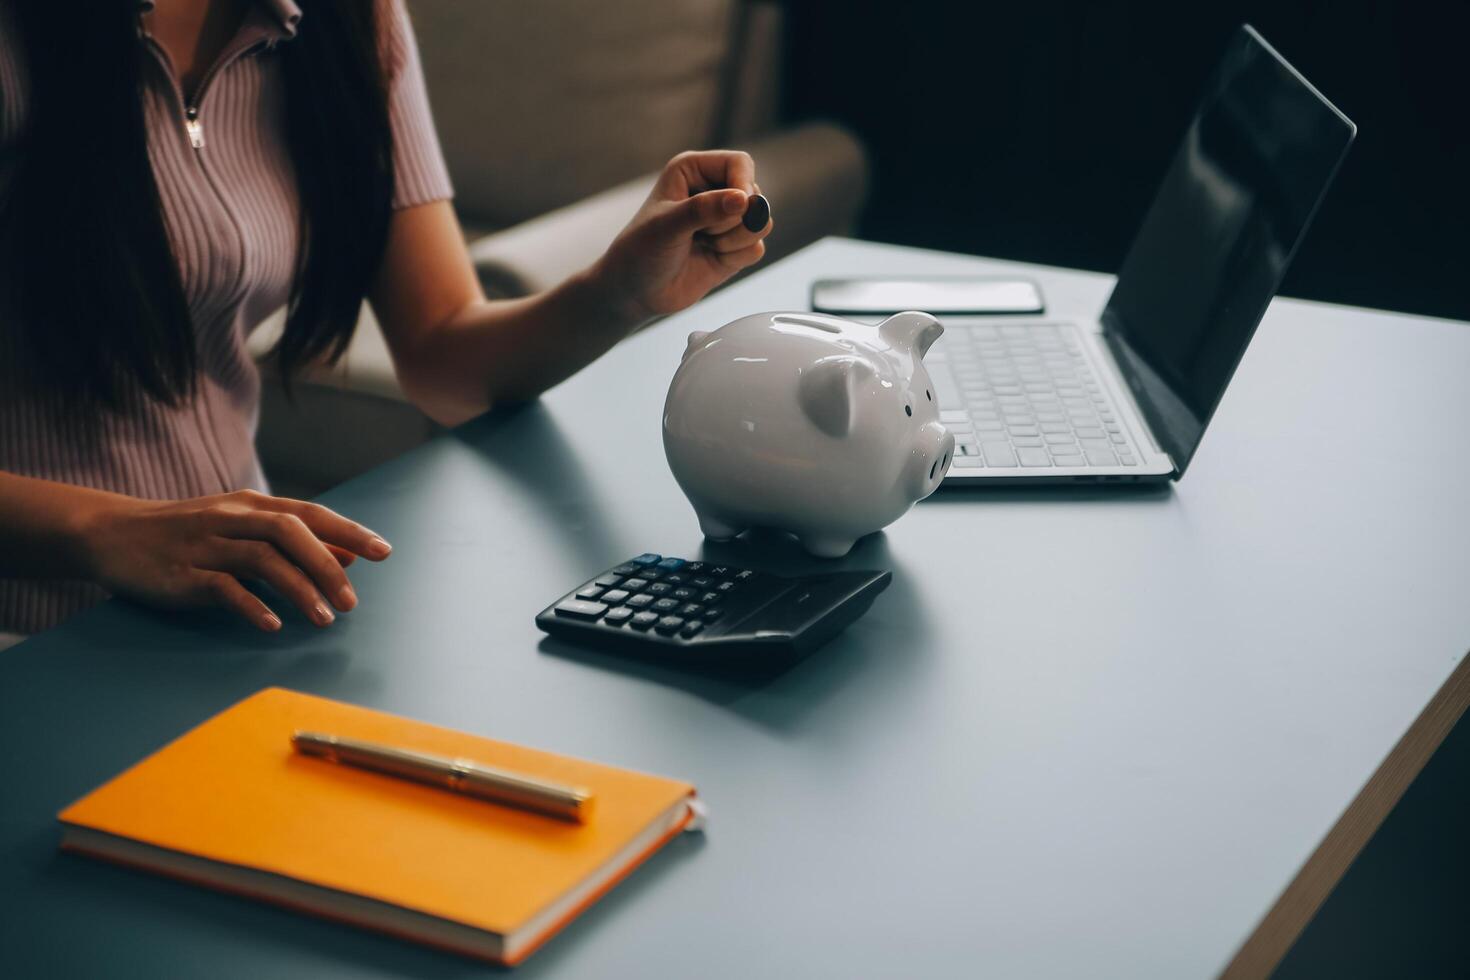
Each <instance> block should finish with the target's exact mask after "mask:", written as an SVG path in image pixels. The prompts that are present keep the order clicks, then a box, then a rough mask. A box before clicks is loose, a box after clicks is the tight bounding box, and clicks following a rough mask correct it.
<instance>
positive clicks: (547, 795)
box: [291, 731, 593, 823]
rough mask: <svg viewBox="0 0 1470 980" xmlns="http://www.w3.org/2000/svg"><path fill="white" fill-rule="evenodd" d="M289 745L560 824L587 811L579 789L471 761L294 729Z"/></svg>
mask: <svg viewBox="0 0 1470 980" xmlns="http://www.w3.org/2000/svg"><path fill="white" fill-rule="evenodd" d="M291 744H292V745H293V746H295V748H296V751H297V752H300V753H301V754H302V755H310V756H316V757H317V758H319V759H326V760H327V761H328V762H337V763H341V764H342V765H346V766H356V767H357V768H359V769H371V770H372V771H373V772H380V773H383V774H385V775H388V776H397V777H399V778H400V779H411V780H413V781H414V782H416V783H427V784H428V785H430V786H438V787H440V788H442V789H447V790H450V791H451V792H454V793H463V794H465V795H466V796H474V797H478V798H479V799H482V800H488V801H490V802H491V803H503V804H505V805H507V806H515V807H520V808H521V809H524V810H534V811H535V812H537V813H541V814H545V815H547V816H551V817H559V818H561V819H562V820H571V821H574V822H576V823H586V822H587V819H588V817H589V815H590V814H591V812H592V799H593V797H592V793H591V791H590V790H587V789H585V788H584V787H581V786H564V785H562V784H560V783H554V782H551V781H550V780H546V779H540V778H538V777H536V776H528V775H526V774H525V773H518V772H511V771H509V770H507V769H496V768H494V767H492V766H486V765H481V764H480V763H478V762H475V761H473V760H471V759H451V758H449V757H448V756H443V755H433V754H431V753H428V752H415V751H413V750H412V749H400V748H395V747H393V746H391V745H380V744H378V743H376V742H365V741H362V740H361V739H356V738H346V737H344V736H341V735H323V734H321V733H320V732H303V731H297V732H296V733H295V734H293V735H292V736H291Z"/></svg>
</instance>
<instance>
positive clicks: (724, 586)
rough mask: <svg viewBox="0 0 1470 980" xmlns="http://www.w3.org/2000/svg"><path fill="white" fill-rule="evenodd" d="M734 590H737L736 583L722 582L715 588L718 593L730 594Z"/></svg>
mask: <svg viewBox="0 0 1470 980" xmlns="http://www.w3.org/2000/svg"><path fill="white" fill-rule="evenodd" d="M734 588H735V583H734V582H721V583H720V584H719V585H717V586H715V591H716V592H729V591H731V590H733V589H734Z"/></svg>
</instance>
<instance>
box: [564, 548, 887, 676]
mask: <svg viewBox="0 0 1470 980" xmlns="http://www.w3.org/2000/svg"><path fill="white" fill-rule="evenodd" d="M892 580H893V574H892V573H891V572H877V571H868V572H829V573H825V574H819V575H798V576H786V575H772V574H769V573H767V572H757V571H752V570H751V569H749V568H736V567H735V566H733V565H717V564H714V563H713V562H704V561H685V560H684V559H683V558H665V557H664V556H662V555H655V554H643V555H639V556H638V557H637V558H630V559H629V560H628V561H625V562H623V563H622V564H621V565H617V566H615V567H613V568H609V569H608V570H607V571H606V572H603V573H602V574H601V575H599V576H597V577H596V578H594V579H592V580H591V581H589V582H587V583H586V584H585V585H582V586H581V587H579V588H577V589H576V590H574V591H572V592H569V593H567V594H566V595H565V596H563V597H562V598H560V599H558V600H557V601H556V602H554V603H552V604H551V605H550V606H547V607H546V608H545V609H543V610H542V611H541V613H540V615H538V616H537V617H536V625H537V626H539V627H541V629H543V630H545V631H546V632H548V633H550V634H552V635H553V636H560V637H564V638H566V639H570V640H577V641H579V642H583V643H587V644H590V645H593V646H600V647H606V648H610V649H617V650H620V651H623V652H627V653H635V654H641V655H644V656H650V657H662V658H669V659H674V660H683V661H686V662H690V661H694V662H711V663H716V662H718V663H730V664H738V663H741V662H748V663H758V662H762V661H768V660H780V659H792V658H795V657H798V656H801V655H803V654H806V653H810V652H811V651H812V650H815V649H816V648H817V647H819V646H821V645H822V644H823V643H825V642H827V641H828V640H830V639H831V638H832V637H834V636H836V635H837V634H838V633H839V632H841V630H842V628H843V627H845V626H846V625H847V624H848V623H850V622H852V621H853V620H854V619H857V618H858V617H859V616H861V615H862V614H863V613H864V612H865V611H866V610H867V608H868V606H870V605H872V603H873V599H874V598H876V597H877V595H878V593H879V592H882V591H883V590H884V589H885V588H887V587H888V583H889V582H890V581H892Z"/></svg>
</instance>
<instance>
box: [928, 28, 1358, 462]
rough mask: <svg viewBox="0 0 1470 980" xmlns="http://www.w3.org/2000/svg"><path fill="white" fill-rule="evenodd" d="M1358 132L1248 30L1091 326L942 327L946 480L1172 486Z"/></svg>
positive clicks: (934, 367) (932, 355)
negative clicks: (950, 444)
mask: <svg viewBox="0 0 1470 980" xmlns="http://www.w3.org/2000/svg"><path fill="white" fill-rule="evenodd" d="M1356 131H1357V129H1356V127H1355V126H1354V125H1353V123H1352V122H1351V121H1350V120H1349V119H1348V118H1347V117H1346V116H1344V115H1343V114H1342V113H1341V112H1339V111H1338V110H1337V109H1336V108H1335V107H1334V106H1333V105H1332V103H1330V102H1328V101H1327V99H1325V98H1324V97H1323V96H1322V94H1321V93H1320V92H1318V91H1317V90H1316V89H1315V88H1313V87H1312V85H1311V83H1309V82H1308V81H1307V80H1306V79H1305V78H1303V77H1302V76H1301V74H1299V73H1298V72H1297V71H1296V70H1295V69H1293V68H1292V67H1291V65H1289V64H1287V63H1286V61H1285V60H1284V59H1283V58H1282V57H1281V56H1280V55H1279V54H1277V53H1276V51H1275V50H1274V49H1272V48H1271V46H1270V45H1269V44H1267V43H1266V42H1265V40H1264V39H1263V38H1262V37H1261V36H1260V35H1259V34H1257V33H1256V32H1255V30H1254V29H1252V28H1251V27H1249V26H1245V27H1242V28H1241V30H1240V31H1239V32H1238V33H1237V34H1236V35H1235V36H1234V37H1233V38H1232V39H1231V42H1230V45H1229V48H1228V49H1227V51H1226V53H1225V56H1224V58H1223V60H1222V61H1221V63H1220V66H1219V67H1218V68H1217V70H1216V71H1215V74H1214V76H1213V77H1212V78H1211V79H1210V82H1209V84H1208V87H1207V89H1206V91H1205V95H1204V98H1203V99H1202V100H1201V101H1200V104H1199V107H1198V109H1197V110H1196V112H1195V116H1194V119H1193V121H1191V122H1190V124H1189V128H1188V129H1187V130H1186V132H1185V134H1184V140H1183V142H1182V143H1181V144H1180V146H1179V149H1178V150H1177V151H1176V153H1175V154H1174V159H1173V161H1172V162H1171V164H1170V165H1169V170H1168V172H1167V173H1166V174H1165V175H1164V179H1163V182H1162V183H1161V184H1160V186H1159V189H1158V192H1157V193H1156V195H1155V197H1154V201H1153V204H1152V205H1151V206H1150V208H1149V210H1148V213H1147V215H1146V216H1145V217H1144V219H1143V226H1142V227H1141V228H1140V229H1139V232H1138V235H1137V237H1136V238H1134V240H1133V244H1132V247H1131V248H1130V249H1129V251H1128V255H1127V257H1126V258H1125V259H1124V261H1123V267H1122V270H1121V271H1120V272H1119V274H1118V282H1117V286H1116V287H1115V288H1114V289H1113V294H1112V296H1111V298H1110V299H1109V300H1108V303H1107V307H1106V308H1105V309H1104V310H1103V312H1102V316H1101V317H1100V318H1099V319H1098V320H1097V321H1096V322H1085V323H1042V322H1037V321H1036V320H1034V319H1033V320H1029V321H1023V320H999V319H996V318H994V317H986V318H963V317H942V319H943V321H944V327H945V333H944V336H943V337H941V338H940V339H939V341H938V342H937V343H936V344H935V345H934V347H933V348H931V350H930V351H929V354H928V355H927V356H926V357H925V363H926V365H927V366H928V368H929V372H930V375H931V377H932V378H933V381H934V385H935V395H936V396H937V398H938V400H939V407H940V417H941V419H942V420H943V421H944V423H945V424H946V425H947V426H948V427H949V429H950V431H951V432H953V433H954V434H955V458H954V463H953V465H952V466H951V467H950V470H949V475H948V476H947V477H945V480H944V482H945V483H946V484H951V485H952V484H971V483H976V482H979V481H1000V480H1004V481H1009V482H1012V483H1014V482H1028V483H1029V482H1042V481H1047V482H1051V481H1066V482H1077V481H1100V482H1110V483H1113V482H1143V481H1157V480H1169V479H1178V478H1179V477H1181V476H1183V475H1184V470H1185V467H1187V466H1188V465H1189V460H1190V458H1191V457H1192V456H1193V455H1194V451H1195V448H1196V447H1197V446H1198V445H1199V441H1200V437H1201V436H1202V435H1203V434H1204V430H1205V426H1206V425H1207V424H1208V423H1209V421H1210V417H1211V415H1213V414H1214V411H1215V407H1216V406H1217V405H1218V404H1219V402H1220V398H1221V396H1222V395H1223V394H1224V393H1225V386H1226V385H1227V384H1229V382H1230V377H1231V375H1232V374H1234V372H1235V368H1236V365H1237V364H1239V362H1240V358H1241V356H1242V355H1243V354H1244V353H1245V348H1246V345H1247V344H1248V343H1249V342H1250V338H1251V335H1252V334H1253V333H1254V332H1255V329H1256V325H1257V324H1259V323H1260V321H1261V317H1262V315H1264V313H1265V312H1266V306H1267V305H1268V304H1269V303H1270V301H1271V297H1272V296H1273V295H1275V292H1276V289H1277V287H1278V286H1279V285H1280V283H1281V278H1282V276H1283V275H1284V274H1285V272H1286V268H1287V265H1288V264H1289V263H1290V262H1291V258H1292V254H1293V253H1294V252H1295V250H1296V247H1297V244H1298V242H1300V241H1301V238H1302V235H1303V234H1304V232H1305V231H1306V229H1307V225H1308V224H1309V223H1310V221H1311V218H1312V215H1313V213H1314V212H1315V211H1316V209H1317V205H1318V203H1319V202H1320V201H1321V199H1322V197H1323V195H1324V194H1325V193H1326V190H1327V187H1328V185H1329V184H1330V183H1331V182H1332V178H1333V175H1334V174H1335V173H1336V171H1337V168H1338V165H1339V164H1340V163H1341V162H1342V159H1343V157H1344V155H1345V154H1346V153H1347V148H1348V145H1349V144H1350V143H1351V142H1352V140H1353V136H1354V135H1355V133H1356Z"/></svg>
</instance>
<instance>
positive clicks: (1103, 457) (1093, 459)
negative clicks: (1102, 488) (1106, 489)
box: [1087, 449, 1118, 466]
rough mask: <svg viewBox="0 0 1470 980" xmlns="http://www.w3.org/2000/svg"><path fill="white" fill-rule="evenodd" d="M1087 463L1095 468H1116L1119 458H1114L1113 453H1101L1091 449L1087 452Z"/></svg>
mask: <svg viewBox="0 0 1470 980" xmlns="http://www.w3.org/2000/svg"><path fill="white" fill-rule="evenodd" d="M1087 461H1088V462H1089V463H1091V464H1092V465H1093V466H1116V465H1117V463H1118V457H1116V456H1114V455H1113V454H1112V452H1111V451H1109V452H1101V451H1099V450H1096V449H1089V450H1088V451H1087Z"/></svg>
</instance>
